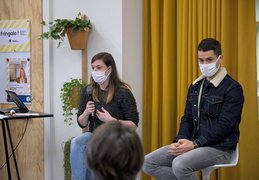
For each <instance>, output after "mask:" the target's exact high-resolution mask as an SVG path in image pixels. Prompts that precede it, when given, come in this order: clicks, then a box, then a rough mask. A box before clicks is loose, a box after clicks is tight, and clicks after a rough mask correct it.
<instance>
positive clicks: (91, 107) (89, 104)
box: [84, 101, 95, 116]
mask: <svg viewBox="0 0 259 180" xmlns="http://www.w3.org/2000/svg"><path fill="white" fill-rule="evenodd" d="M94 111H95V105H94V102H93V101H88V102H87V104H86V107H85V112H84V113H85V115H86V116H89V115H90V114H92V113H94Z"/></svg>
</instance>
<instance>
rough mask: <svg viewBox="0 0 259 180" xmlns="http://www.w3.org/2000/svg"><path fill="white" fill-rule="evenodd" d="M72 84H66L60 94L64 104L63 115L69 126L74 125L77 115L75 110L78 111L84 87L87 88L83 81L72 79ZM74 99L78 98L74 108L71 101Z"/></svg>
mask: <svg viewBox="0 0 259 180" xmlns="http://www.w3.org/2000/svg"><path fill="white" fill-rule="evenodd" d="M70 79H71V81H70V82H64V83H63V86H62V88H61V93H60V99H61V102H62V109H63V113H62V115H63V116H64V117H65V119H64V122H65V123H66V124H67V125H72V124H74V123H73V118H72V117H73V115H76V114H77V112H76V113H73V110H78V103H79V99H80V94H81V90H82V88H83V87H85V86H86V83H85V82H84V81H83V80H82V79H73V78H70ZM73 89H77V94H76V96H75V97H74V96H73ZM73 98H76V105H75V107H73V105H72V103H71V101H72V99H73Z"/></svg>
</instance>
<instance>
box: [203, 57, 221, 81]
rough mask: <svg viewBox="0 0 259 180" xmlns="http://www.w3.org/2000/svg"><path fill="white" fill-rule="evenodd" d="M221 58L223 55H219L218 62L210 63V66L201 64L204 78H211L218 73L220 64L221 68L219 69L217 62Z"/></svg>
mask: <svg viewBox="0 0 259 180" xmlns="http://www.w3.org/2000/svg"><path fill="white" fill-rule="evenodd" d="M220 57H221V55H219V57H218V59H217V60H216V62H213V63H209V64H199V66H200V70H201V72H202V74H203V75H204V76H206V77H211V76H213V75H214V74H215V73H216V72H217V71H218V69H219V67H220V64H219V67H217V62H218V60H219V58H220Z"/></svg>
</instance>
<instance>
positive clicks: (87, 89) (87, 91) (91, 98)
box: [86, 86, 94, 116]
mask: <svg viewBox="0 0 259 180" xmlns="http://www.w3.org/2000/svg"><path fill="white" fill-rule="evenodd" d="M92 91H93V88H92V86H87V88H86V93H87V95H88V97H89V101H93V96H92ZM92 116H94V112H92Z"/></svg>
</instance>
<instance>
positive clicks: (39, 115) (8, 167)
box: [0, 111, 53, 180]
mask: <svg viewBox="0 0 259 180" xmlns="http://www.w3.org/2000/svg"><path fill="white" fill-rule="evenodd" d="M28 113H29V114H30V115H26V116H25V115H20V116H19V115H18V116H17V115H15V116H4V117H3V118H2V119H0V120H1V122H2V132H3V138H4V148H5V158H6V164H7V171H8V179H9V180H11V179H12V176H11V169H10V162H9V155H8V147H7V135H6V129H7V133H8V136H9V142H10V146H11V150H12V154H13V160H14V165H15V169H16V174H17V177H18V179H19V180H20V174H19V170H18V166H17V161H16V157H15V153H14V147H13V141H12V135H11V132H10V128H9V123H8V120H14V119H31V118H44V117H53V114H48V113H43V112H37V111H29V112H28ZM28 113H27V114H28ZM35 113H36V114H37V115H35ZM24 114H26V113H24ZM33 114H34V115H33ZM5 126H6V129H5Z"/></svg>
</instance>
